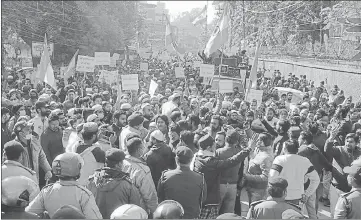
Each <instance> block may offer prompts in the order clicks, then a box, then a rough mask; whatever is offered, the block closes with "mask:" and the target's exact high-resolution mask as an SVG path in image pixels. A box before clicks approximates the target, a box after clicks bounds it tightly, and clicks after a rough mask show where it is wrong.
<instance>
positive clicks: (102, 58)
mask: <svg viewBox="0 0 361 220" xmlns="http://www.w3.org/2000/svg"><path fill="white" fill-rule="evenodd" d="M94 57H95V65H99V66H102V65H104V66H105V65H108V66H109V65H110V53H109V52H95V55H94Z"/></svg>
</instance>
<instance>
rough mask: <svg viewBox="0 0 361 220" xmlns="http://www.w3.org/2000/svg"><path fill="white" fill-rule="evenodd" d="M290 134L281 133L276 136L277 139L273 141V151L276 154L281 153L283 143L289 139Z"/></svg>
mask: <svg viewBox="0 0 361 220" xmlns="http://www.w3.org/2000/svg"><path fill="white" fill-rule="evenodd" d="M288 139H289V138H288V134H287V133H285V134H280V135H278V137H276V139H275V141H274V142H273V152H274V154H275V155H276V156H278V155H280V154H281V152H282V149H283V143H285V142H286V141H287V140H288Z"/></svg>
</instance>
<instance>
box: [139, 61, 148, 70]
mask: <svg viewBox="0 0 361 220" xmlns="http://www.w3.org/2000/svg"><path fill="white" fill-rule="evenodd" d="M140 70H141V71H145V72H148V63H140Z"/></svg>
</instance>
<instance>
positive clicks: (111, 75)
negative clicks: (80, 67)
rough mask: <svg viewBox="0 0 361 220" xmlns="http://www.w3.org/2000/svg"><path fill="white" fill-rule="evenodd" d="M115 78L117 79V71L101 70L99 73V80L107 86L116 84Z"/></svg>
mask: <svg viewBox="0 0 361 220" xmlns="http://www.w3.org/2000/svg"><path fill="white" fill-rule="evenodd" d="M117 78H118V71H117V70H114V71H108V70H101V71H100V75H99V79H100V80H101V81H103V80H104V81H105V82H106V83H108V84H112V83H114V82H117Z"/></svg>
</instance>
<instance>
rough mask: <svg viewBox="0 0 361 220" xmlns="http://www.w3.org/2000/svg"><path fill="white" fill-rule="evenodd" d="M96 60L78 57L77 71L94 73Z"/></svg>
mask: <svg viewBox="0 0 361 220" xmlns="http://www.w3.org/2000/svg"><path fill="white" fill-rule="evenodd" d="M94 67H95V59H94V57H88V56H82V55H78V62H77V64H76V71H79V72H94Z"/></svg>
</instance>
